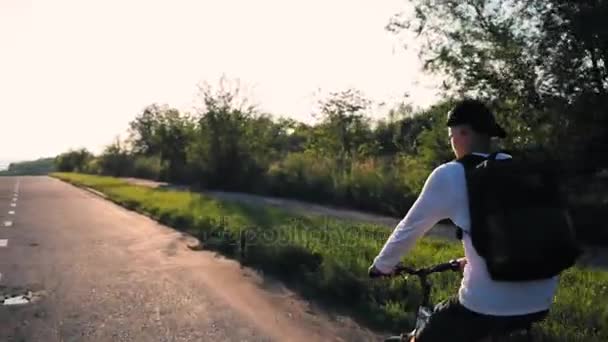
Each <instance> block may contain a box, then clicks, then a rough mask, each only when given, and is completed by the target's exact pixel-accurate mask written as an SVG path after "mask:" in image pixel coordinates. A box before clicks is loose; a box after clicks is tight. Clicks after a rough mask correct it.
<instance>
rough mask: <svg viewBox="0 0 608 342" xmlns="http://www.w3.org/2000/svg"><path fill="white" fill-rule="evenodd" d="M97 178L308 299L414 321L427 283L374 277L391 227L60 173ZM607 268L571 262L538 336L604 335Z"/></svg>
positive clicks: (438, 282) (99, 185)
mask: <svg viewBox="0 0 608 342" xmlns="http://www.w3.org/2000/svg"><path fill="white" fill-rule="evenodd" d="M55 176H56V177H58V178H60V179H63V180H66V181H69V182H72V183H75V184H79V185H85V186H88V187H92V188H94V189H96V190H98V191H101V192H103V193H105V194H106V195H108V196H109V198H110V199H111V200H113V201H116V202H117V203H120V204H122V205H125V206H127V207H129V208H132V209H134V210H138V211H141V212H144V213H147V214H148V215H151V216H153V217H155V218H157V219H159V220H160V221H161V222H163V223H166V224H169V225H172V226H174V227H176V228H178V229H182V230H185V231H189V232H191V233H193V234H195V235H197V236H199V237H200V239H201V241H202V243H203V247H205V248H210V249H212V250H216V251H218V252H220V253H222V254H225V255H227V256H230V257H234V258H238V259H239V260H240V261H241V262H242V263H243V264H246V265H249V266H252V267H255V268H258V269H260V270H262V271H263V272H265V273H269V274H272V275H275V276H278V277H280V278H281V279H283V280H284V281H285V282H287V283H288V284H289V285H291V286H292V287H294V288H295V289H298V290H299V291H300V292H301V293H303V294H304V295H306V296H307V297H309V298H311V299H315V300H318V301H319V302H322V303H324V304H326V305H327V304H329V305H331V306H332V307H334V308H336V309H337V310H341V311H344V312H349V313H354V314H355V315H356V316H358V317H359V318H361V319H363V320H365V322H368V323H370V324H372V325H374V326H376V327H379V328H387V329H391V330H394V331H401V330H402V329H403V328H404V327H411V326H412V325H413V323H414V321H413V320H414V315H413V313H414V309H415V308H416V306H417V305H418V304H419V300H420V295H421V290H420V288H419V285H418V283H417V282H415V281H404V280H403V279H401V278H399V279H391V280H371V279H369V278H368V277H367V267H368V266H369V264H370V262H371V261H372V259H373V257H374V256H375V255H376V254H377V253H378V251H379V250H380V248H381V247H382V244H383V243H384V241H386V239H387V237H388V235H389V234H390V231H389V230H387V229H386V228H385V227H379V226H373V225H366V224H355V223H352V222H346V221H340V220H332V219H327V218H323V217H317V216H297V215H290V214H287V213H286V212H283V211H281V210H279V209H276V208H264V207H260V206H255V207H253V206H252V207H250V206H247V205H241V204H233V203H222V202H220V201H217V200H214V199H211V198H209V197H206V196H204V195H201V194H196V193H190V192H179V191H166V190H158V189H151V188H146V187H140V186H134V185H129V184H128V183H126V182H124V181H120V180H117V179H113V178H110V177H95V176H88V175H80V174H69V173H68V174H66V173H60V174H55ZM460 255H462V246H461V245H460V244H459V243H456V242H449V241H445V240H439V239H434V238H429V237H425V238H422V239H421V240H420V241H419V242H418V243H417V244H416V246H415V247H414V249H413V250H412V251H411V253H408V254H407V255H406V256H405V257H404V260H403V261H404V262H405V263H406V264H409V265H413V266H415V267H420V266H426V265H429V264H432V263H438V262H444V261H446V260H449V259H451V258H454V257H457V256H460ZM459 282H460V277H459V275H458V274H456V273H442V274H438V275H436V276H434V277H433V283H434V287H433V292H432V293H431V295H432V299H433V300H435V301H438V300H442V299H445V298H447V297H448V296H451V295H453V294H454V292H455V291H456V290H457V288H458V286H459ZM606 284H608V273H607V272H605V271H597V270H590V269H584V268H580V267H574V268H572V269H570V270H568V271H567V272H565V273H564V274H563V276H562V277H561V282H560V287H559V291H558V293H557V296H556V297H555V306H554V309H553V310H552V312H551V314H550V316H549V319H548V320H547V321H546V322H544V323H542V324H540V325H539V326H538V327H537V328H536V332H535V333H536V334H537V335H538V336H539V338H540V340H541V341H564V342H566V341H567V342H570V341H581V342H582V341H597V342H599V341H605V340H606V339H607V338H608V324H606V322H608V319H607V318H608V307H606V306H605V305H598V303H605V302H607V301H608V287H607V286H606Z"/></svg>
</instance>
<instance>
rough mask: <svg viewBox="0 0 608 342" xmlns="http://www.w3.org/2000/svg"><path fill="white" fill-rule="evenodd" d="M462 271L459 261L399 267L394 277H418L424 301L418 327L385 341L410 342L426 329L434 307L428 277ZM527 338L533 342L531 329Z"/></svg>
mask: <svg viewBox="0 0 608 342" xmlns="http://www.w3.org/2000/svg"><path fill="white" fill-rule="evenodd" d="M458 270H460V262H459V261H458V260H450V261H449V262H447V263H442V264H438V265H434V266H431V267H427V268H421V269H411V268H408V267H405V266H397V267H396V269H395V272H394V273H393V276H397V275H401V276H403V277H404V278H405V279H407V278H408V277H409V276H410V275H413V276H416V277H418V280H419V281H420V286H421V288H422V301H421V302H420V305H419V306H418V310H417V312H416V325H415V327H414V330H412V331H411V332H410V333H408V334H403V335H401V336H393V337H389V338H387V339H385V341H410V340H411V338H412V337H413V336H415V334H416V332H417V331H418V330H420V329H422V328H423V327H424V325H425V324H426V323H427V322H428V321H429V318H430V317H431V315H432V313H433V310H434V307H433V305H432V304H431V300H430V296H431V289H432V284H431V283H430V281H429V280H428V276H429V275H431V274H433V273H438V272H445V271H458ZM526 337H527V340H528V341H532V335H531V333H530V328H527V329H526ZM496 338H499V336H491V337H488V338H487V339H484V340H483V341H484V342H492V341H496Z"/></svg>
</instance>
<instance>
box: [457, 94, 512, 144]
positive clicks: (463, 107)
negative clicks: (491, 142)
mask: <svg viewBox="0 0 608 342" xmlns="http://www.w3.org/2000/svg"><path fill="white" fill-rule="evenodd" d="M447 125H448V126H456V125H471V127H472V128H473V130H475V131H476V132H479V133H485V134H488V135H489V136H490V137H499V138H504V137H506V136H507V132H505V130H504V129H503V128H502V127H500V125H498V123H496V120H495V119H494V114H493V113H492V111H491V110H490V109H489V108H488V107H487V106H486V105H485V104H484V103H483V102H481V101H478V100H471V99H467V100H462V101H460V102H459V103H457V104H456V106H454V108H453V109H452V110H451V111H449V112H448V120H447Z"/></svg>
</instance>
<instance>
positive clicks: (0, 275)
mask: <svg viewBox="0 0 608 342" xmlns="http://www.w3.org/2000/svg"><path fill="white" fill-rule="evenodd" d="M0 282H2V273H0Z"/></svg>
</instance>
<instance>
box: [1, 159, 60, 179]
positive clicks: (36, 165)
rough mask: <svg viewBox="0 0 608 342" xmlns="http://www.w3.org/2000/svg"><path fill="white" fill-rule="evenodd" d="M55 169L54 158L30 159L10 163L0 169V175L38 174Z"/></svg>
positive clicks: (44, 173)
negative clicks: (4, 168) (5, 168)
mask: <svg viewBox="0 0 608 342" xmlns="http://www.w3.org/2000/svg"><path fill="white" fill-rule="evenodd" d="M53 171H55V160H54V158H40V159H36V160H32V161H24V162H19V163H11V164H9V166H8V169H7V170H5V171H0V176H39V175H46V174H48V173H50V172H53Z"/></svg>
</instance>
